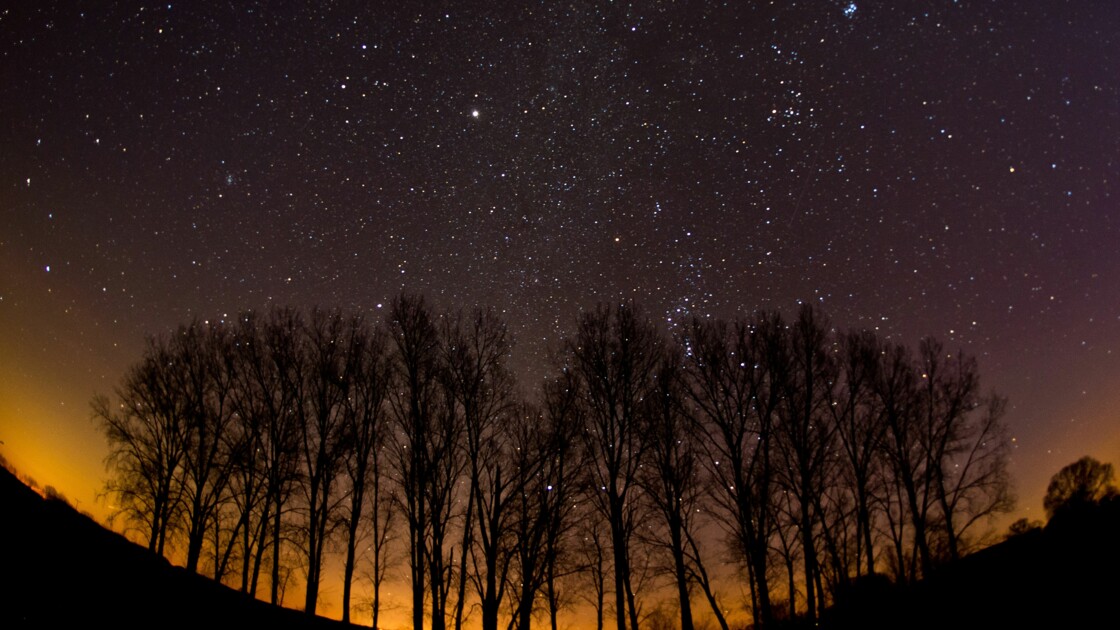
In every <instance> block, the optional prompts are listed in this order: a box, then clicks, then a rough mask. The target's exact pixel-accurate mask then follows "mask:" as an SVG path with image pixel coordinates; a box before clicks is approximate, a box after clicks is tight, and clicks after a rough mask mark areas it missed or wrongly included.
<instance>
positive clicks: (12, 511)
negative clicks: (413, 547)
mask: <svg viewBox="0 0 1120 630" xmlns="http://www.w3.org/2000/svg"><path fill="white" fill-rule="evenodd" d="M0 505H2V506H3V509H2V511H0V545H2V549H3V551H2V552H0V558H2V559H0V570H2V571H3V578H2V583H3V584H4V585H6V586H3V587H0V588H2V589H3V590H2V591H0V628H66V627H73V628H78V627H91V626H93V627H98V626H101V627H110V628H209V627H217V626H221V627H233V628H237V627H240V628H263V627H267V628H300V629H308V630H311V629H316V630H328V629H340V628H347V627H350V626H347V625H344V624H341V623H339V622H336V621H332V620H329V619H324V618H321V617H308V616H306V615H304V614H303V613H300V612H298V611H294V610H289V609H284V608H278V607H275V606H271V605H269V604H266V603H264V602H261V601H257V600H255V599H253V598H251V597H248V596H246V595H244V594H242V593H239V592H237V591H235V590H233V589H230V588H227V587H225V586H222V585H221V584H218V583H217V582H214V581H213V580H210V579H209V578H205V577H202V576H199V575H195V574H191V573H188V572H186V571H184V570H183V569H182V568H180V567H175V566H172V565H171V564H170V563H168V562H167V561H166V560H164V559H163V558H160V557H158V556H155V555H153V554H151V553H149V552H148V551H147V550H146V549H144V548H143V547H140V546H138V545H136V544H133V543H132V542H129V541H128V540H127V539H125V538H124V537H123V536H121V535H119V534H117V533H114V532H111V531H109V530H107V529H105V528H103V527H101V526H100V525H98V524H97V523H95V522H94V521H92V520H90V519H89V518H88V517H86V516H84V515H82V514H80V513H78V512H77V511H76V510H74V509H73V508H72V507H70V506H69V505H67V504H66V503H64V502H63V501H59V500H46V499H43V498H41V497H40V496H39V495H38V494H36V493H35V492H34V491H32V490H31V489H30V488H28V487H27V486H25V485H24V484H23V483H21V482H20V481H19V480H17V479H16V478H15V476H13V475H12V474H11V473H10V472H8V471H7V470H4V469H3V468H0Z"/></svg>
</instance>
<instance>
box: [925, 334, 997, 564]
mask: <svg viewBox="0 0 1120 630" xmlns="http://www.w3.org/2000/svg"><path fill="white" fill-rule="evenodd" d="M919 361H920V365H919V368H920V369H921V385H922V388H921V392H920V394H919V397H918V399H919V404H920V408H921V411H922V417H923V419H924V422H925V432H924V434H925V438H924V440H923V444H924V446H925V450H926V454H927V457H928V463H927V470H928V471H929V473H930V474H929V483H930V485H931V487H932V489H933V493H934V496H935V500H936V501H937V504H938V506H939V507H940V510H941V514H940V516H941V522H942V523H943V530H942V532H943V536H944V540H945V543H946V547H947V550H948V556H949V559H950V560H957V559H958V558H960V556H961V547H962V546H963V544H964V541H963V536H964V535H965V534H966V533H967V532H968V531H969V529H971V528H972V526H973V525H974V524H976V523H977V522H980V521H983V520H985V519H988V518H989V517H991V516H993V515H996V514H1000V513H1004V512H1008V511H1010V510H1011V509H1012V507H1013V506H1014V496H1013V495H1012V493H1011V484H1010V478H1009V476H1008V473H1007V465H1008V450H1009V448H1010V443H1009V442H1008V440H1007V435H1006V431H1005V429H1004V427H1003V424H1002V421H1001V419H1002V417H1003V413H1004V409H1005V402H1004V400H1003V399H1001V398H1000V397H999V396H997V395H995V394H992V395H991V396H989V397H986V398H981V396H980V394H979V389H980V377H979V369H978V367H977V364H976V359H975V358H973V357H970V356H967V355H965V354H963V353H961V352H958V353H956V354H955V355H953V354H946V353H945V350H944V346H942V344H941V343H940V342H938V341H936V340H935V339H932V338H927V339H924V340H923V341H922V343H921V345H920V349H919Z"/></svg>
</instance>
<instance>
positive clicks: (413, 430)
mask: <svg viewBox="0 0 1120 630" xmlns="http://www.w3.org/2000/svg"><path fill="white" fill-rule="evenodd" d="M389 329H390V333H391V337H392V347H393V368H394V378H395V379H396V380H395V386H394V388H393V392H392V395H391V396H390V397H389V400H390V404H391V408H392V410H393V415H394V418H395V420H396V427H397V434H396V439H395V440H393V442H392V444H393V452H394V459H395V461H394V466H395V468H396V473H397V474H398V475H399V477H400V485H401V492H400V496H399V499H400V501H401V503H402V506H401V507H402V509H403V513H404V516H405V518H406V519H407V521H408V561H409V570H410V576H411V580H412V622H413V627H415V628H423V627H424V604H425V600H426V596H427V594H428V585H429V580H430V581H431V582H430V586H431V593H432V629H433V630H443V628H444V627H445V626H446V618H445V614H446V599H445V596H446V593H447V590H448V588H449V586H450V584H449V575H448V569H449V567H448V566H446V565H447V562H446V558H445V557H444V554H443V543H444V539H445V538H446V535H447V524H448V521H449V520H450V510H451V503H452V502H451V497H450V493H451V490H452V487H451V485H452V484H451V482H450V480H449V479H447V478H446V471H447V470H448V467H449V466H451V467H453V465H452V464H451V463H449V460H450V458H452V457H453V456H454V453H453V451H454V449H455V448H456V445H455V442H454V440H449V439H448V438H455V437H457V436H454V435H449V432H450V433H453V431H449V429H452V428H453V427H451V426H450V424H449V420H450V417H449V416H450V414H448V413H447V412H446V411H445V410H444V409H443V407H444V405H443V402H444V401H443V400H442V398H441V392H440V391H439V378H440V374H439V371H440V361H439V353H440V349H439V335H438V333H437V330H436V326H435V323H434V322H433V320H432V315H431V312H430V310H429V307H428V305H427V303H426V302H425V301H424V299H423V298H421V297H418V296H411V295H401V296H399V297H397V298H396V299H395V300H394V301H393V304H392V307H391V309H390V322H389Z"/></svg>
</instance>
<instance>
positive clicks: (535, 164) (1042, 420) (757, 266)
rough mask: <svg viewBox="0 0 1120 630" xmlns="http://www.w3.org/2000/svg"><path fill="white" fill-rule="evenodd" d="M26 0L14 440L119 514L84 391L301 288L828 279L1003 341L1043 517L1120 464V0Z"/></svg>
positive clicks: (10, 108)
mask: <svg viewBox="0 0 1120 630" xmlns="http://www.w3.org/2000/svg"><path fill="white" fill-rule="evenodd" d="M420 4H421V3H412V2H400V1H397V2H345V1H340V2H323V3H319V2H285V3H279V2H272V3H269V2H265V3H262V2H241V1H238V2H182V3H179V2H173V3H170V4H168V3H155V2H123V1H122V2H69V1H48V0H42V1H38V2H22V3H20V2H5V3H4V5H3V6H2V7H0V77H2V80H0V121H2V122H0V441H3V442H4V444H3V445H0V454H3V455H4V456H5V457H6V458H7V459H8V460H10V461H12V462H13V463H14V464H15V465H16V466H17V467H19V468H20V469H21V470H24V471H26V472H28V473H30V474H31V475H32V476H34V477H36V479H37V480H38V481H39V482H40V483H42V484H47V483H51V484H53V485H55V486H56V487H57V488H58V489H59V490H61V491H62V492H63V493H65V494H67V495H68V496H69V497H70V498H71V499H73V500H76V502H77V503H78V504H79V507H81V508H83V509H89V510H92V511H95V512H98V511H99V508H98V507H96V506H95V498H94V495H95V493H96V491H97V490H98V489H99V487H100V485H101V480H102V479H103V477H104V470H103V467H102V465H101V459H102V457H103V456H104V454H105V447H104V441H103V439H102V438H101V437H100V435H99V434H98V433H97V431H96V429H95V426H94V424H93V423H92V421H91V420H90V413H89V400H90V398H91V397H92V396H93V394H95V393H109V392H111V391H112V389H113V387H114V386H115V385H116V384H117V383H118V382H119V381H120V379H121V376H122V375H123V373H124V371H125V369H126V368H127V366H128V365H129V364H130V363H132V362H133V361H135V360H136V359H137V358H138V357H139V356H140V352H141V349H142V344H143V339H144V336H145V335H148V334H161V333H166V332H167V331H169V330H171V329H173V328H174V327H175V326H177V325H178V324H180V323H185V322H187V321H189V320H190V319H191V318H194V317H198V318H201V319H222V318H228V317H232V316H234V315H235V314H236V313H237V312H238V311H240V310H244V309H250V308H256V309H259V308H266V307H268V306H269V305H271V304H277V305H293V306H297V307H302V308H308V307H311V306H312V305H324V306H341V307H343V308H345V309H348V310H351V311H362V312H368V313H372V314H377V313H378V312H379V311H378V309H380V308H382V306H383V305H387V304H388V303H389V301H390V300H391V299H392V297H393V296H394V295H396V294H398V293H399V292H401V291H402V290H403V291H410V292H423V293H425V294H426V295H427V296H428V297H429V298H430V299H431V300H432V301H433V302H434V303H435V304H436V305H437V306H438V307H440V308H447V307H458V306H467V307H473V306H476V305H480V306H495V307H497V308H499V309H500V310H501V311H502V313H503V314H504V316H505V318H506V320H507V322H508V323H509V325H510V327H511V329H512V331H513V333H514V335H515V339H516V344H517V345H516V349H515V356H514V359H513V361H514V367H515V369H516V370H517V371H518V373H519V374H520V375H521V378H522V380H523V382H524V383H526V385H525V387H526V389H527V390H532V389H533V385H534V384H535V383H536V382H538V380H539V379H540V378H541V377H542V376H543V375H544V374H546V373H547V372H548V370H549V357H550V353H551V351H552V349H554V348H555V347H556V345H557V343H558V341H559V340H560V339H561V338H562V337H563V336H564V335H566V334H568V333H569V332H570V331H571V330H572V329H573V328H574V322H575V318H576V314H577V313H578V311H579V309H580V308H587V307H591V306H594V305H595V304H596V303H597V302H601V301H616V300H620V299H634V300H636V301H637V302H638V303H639V304H641V305H642V306H643V307H644V308H645V309H646V311H647V312H648V313H650V314H651V315H652V316H654V317H655V318H657V319H659V320H661V321H662V322H663V323H664V324H665V326H666V328H667V329H671V328H672V327H673V326H675V325H677V324H678V323H679V322H681V321H682V320H683V319H685V318H687V317H689V316H691V315H700V316H722V317H733V316H736V315H742V314H746V313H749V312H751V311H754V310H756V309H760V308H765V309H779V310H782V311H783V312H786V313H790V314H792V313H793V312H795V310H794V309H796V306H797V304H798V303H800V302H805V301H812V302H816V303H819V304H821V305H822V306H823V308H824V309H825V311H826V312H827V313H829V314H830V316H831V318H832V321H833V323H834V324H835V326H836V327H837V328H838V329H846V328H849V327H864V328H871V329H875V330H878V331H879V333H880V334H881V335H883V336H884V337H887V338H890V339H894V340H898V341H902V342H906V343H911V344H916V343H917V341H918V340H919V339H920V338H921V337H922V336H923V335H934V336H936V337H938V338H940V339H941V340H942V341H944V342H945V344H946V345H947V346H948V347H949V348H951V349H960V350H963V351H964V352H967V353H969V354H973V355H975V356H976V357H978V359H979V362H980V370H981V375H982V381H983V385H984V387H985V388H994V389H996V390H998V391H999V392H1000V393H1002V394H1004V395H1006V396H1008V397H1009V398H1010V409H1009V413H1008V415H1007V422H1008V424H1009V426H1010V429H1011V433H1012V435H1013V436H1014V438H1015V450H1014V452H1013V457H1014V461H1013V469H1012V472H1013V474H1014V475H1015V478H1016V480H1017V487H1018V492H1019V495H1020V497H1021V501H1020V510H1019V512H1017V514H1016V515H1017V516H1019V515H1025V516H1030V517H1034V518H1041V517H1042V510H1041V496H1042V493H1043V491H1044V488H1045V484H1046V481H1047V480H1048V479H1049V476H1050V475H1051V474H1053V472H1055V471H1057V470H1058V469H1059V468H1060V467H1061V466H1062V465H1064V464H1066V463H1069V462H1071V461H1073V460H1075V459H1077V458H1078V457H1080V456H1081V455H1084V454H1092V455H1094V456H1096V457H1098V458H1100V459H1102V460H1106V461H1113V462H1116V463H1120V388H1118V387H1117V385H1118V384H1120V208H1118V202H1120V199H1118V197H1117V194H1118V192H1120V191H1118V189H1117V180H1118V179H1120V35H1118V33H1120V5H1117V4H1116V3H1114V2H1110V1H1106V0H1101V1H1099V2H1087V1H1085V2H1083V1H1070V2H1064V1H1057V0H1055V1H1048V2H1029V3H1017V2H1014V3H1013V2H988V1H982V0H960V1H951V0H935V1H930V2H907V1H901V2H893V1H892V2H882V3H874V4H873V3H871V2H863V1H857V2H846V1H841V2H836V1H826V0H821V1H813V2H747V1H742V2H698V1H692V2H675V3H670V2H582V1H578V0H577V1H574V2H563V3H562V2H551V1H548V2H538V1H528V2H518V3H502V2H487V3H478V4H475V3H460V2H431V3H423V5H425V6H424V7H423V8H420V6H419V5H420Z"/></svg>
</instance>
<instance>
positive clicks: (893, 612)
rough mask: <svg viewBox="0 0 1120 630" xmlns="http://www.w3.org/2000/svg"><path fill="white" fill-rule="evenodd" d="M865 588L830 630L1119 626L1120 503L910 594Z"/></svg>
mask: <svg viewBox="0 0 1120 630" xmlns="http://www.w3.org/2000/svg"><path fill="white" fill-rule="evenodd" d="M885 582H886V581H885V580H884V581H883V582H874V583H866V582H865V583H864V584H862V585H860V588H857V589H855V592H853V594H852V596H851V597H849V598H848V600H847V601H846V602H843V603H842V604H841V605H838V606H837V607H836V608H835V609H833V610H831V611H829V613H830V614H829V615H828V617H826V623H825V624H823V625H824V626H825V627H828V628H938V629H944V628H953V629H954V630H956V629H962V628H977V629H979V628H985V629H988V628H992V629H994V628H1077V627H1116V624H1117V619H1118V617H1117V607H1116V601H1117V598H1118V596H1120V501H1117V500H1113V501H1109V502H1106V503H1104V504H1102V505H1099V506H1091V507H1089V508H1087V509H1085V510H1082V511H1081V512H1079V513H1071V514H1066V515H1062V516H1061V517H1055V518H1054V519H1052V520H1051V522H1050V524H1049V525H1048V526H1047V527H1046V528H1045V529H1038V530H1034V531H1030V532H1027V533H1024V534H1021V535H1018V536H1015V537H1012V538H1010V539H1008V540H1006V541H1004V542H1002V543H1000V544H998V545H993V546H991V547H989V548H987V549H984V550H982V551H979V552H977V553H974V554H972V555H970V556H967V557H965V558H963V559H962V560H961V561H960V562H958V563H956V564H954V565H949V566H946V567H943V568H941V569H940V570H939V571H938V573H936V574H935V575H934V576H933V577H932V578H931V579H929V580H926V581H924V582H922V583H920V584H917V585H915V586H913V587H910V588H898V587H895V586H892V585H890V584H889V583H885Z"/></svg>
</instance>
